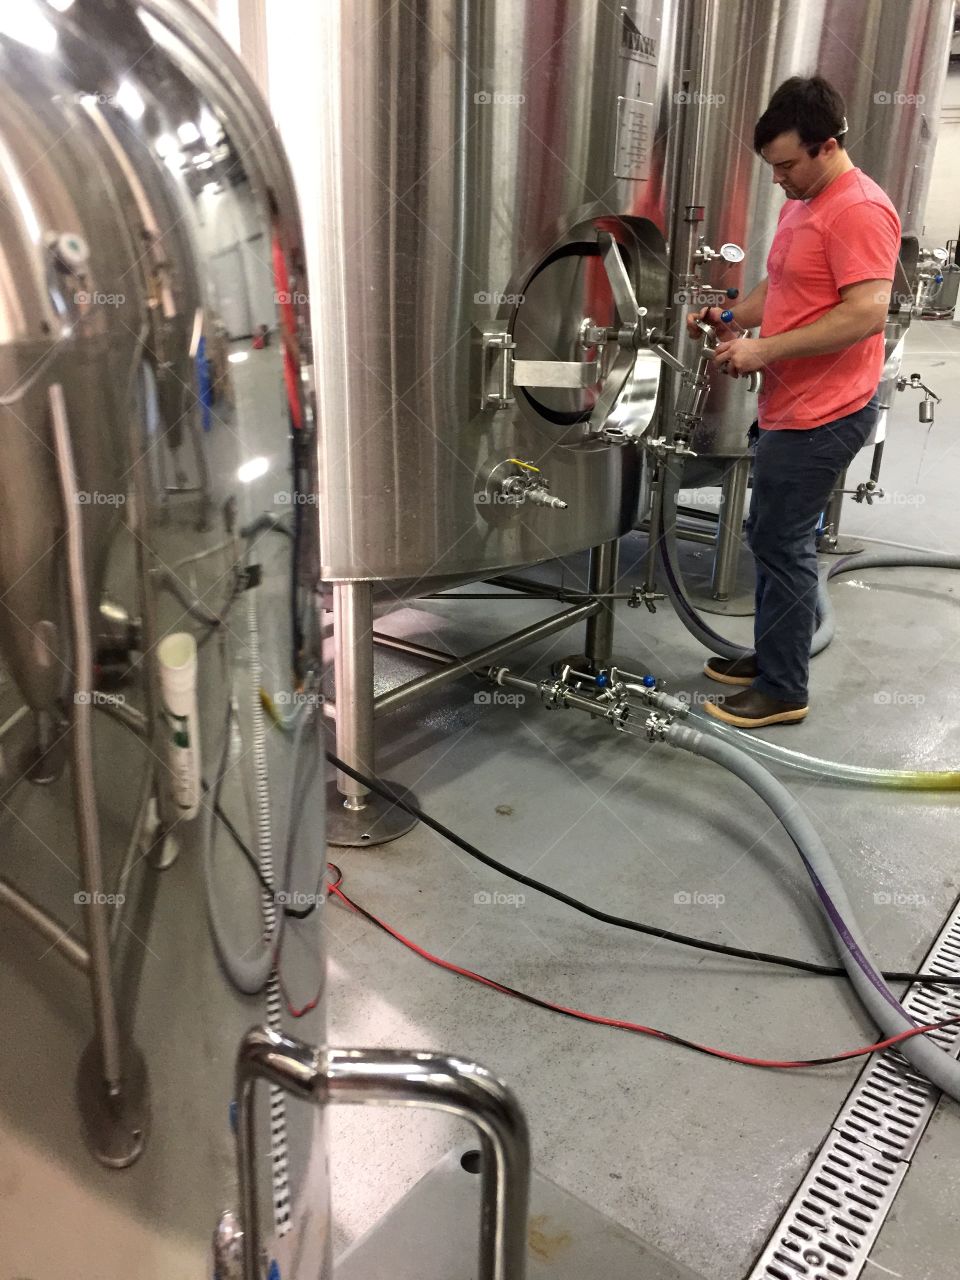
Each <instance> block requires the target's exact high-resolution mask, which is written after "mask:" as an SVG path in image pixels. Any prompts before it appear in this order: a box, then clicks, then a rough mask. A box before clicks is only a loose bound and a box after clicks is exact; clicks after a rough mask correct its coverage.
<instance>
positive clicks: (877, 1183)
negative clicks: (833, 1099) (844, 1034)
mask: <svg viewBox="0 0 960 1280" xmlns="http://www.w3.org/2000/svg"><path fill="white" fill-rule="evenodd" d="M923 970H924V972H925V973H935V974H943V975H944V976H951V977H960V904H958V906H957V907H955V908H954V910H953V912H952V913H951V915H950V917H949V919H948V920H947V922H946V924H945V925H944V927H943V929H941V931H940V933H939V935H938V937H937V940H936V942H934V944H933V946H932V947H931V949H930V952H929V954H928V955H927V958H926V961H925V962H924V965H923ZM902 1004H903V1007H904V1008H905V1009H906V1011H907V1013H909V1014H910V1015H911V1016H912V1017H914V1018H916V1019H917V1021H918V1022H925V1023H926V1022H939V1021H941V1020H943V1019H946V1018H950V1017H957V1016H960V988H957V987H940V986H933V985H924V986H913V987H911V988H910V990H909V991H908V992H907V994H906V996H905V997H904V999H903V1001H902ZM929 1038H930V1039H931V1040H935V1041H936V1043H937V1044H938V1045H939V1046H940V1047H941V1048H942V1049H944V1050H945V1051H946V1052H947V1053H949V1054H951V1056H953V1057H957V1056H958V1054H960V1026H958V1027H948V1028H944V1029H942V1030H940V1031H933V1032H931V1033H930V1036H929ZM939 1101H940V1092H939V1090H937V1089H935V1088H934V1087H933V1085H931V1084H930V1083H929V1082H928V1081H927V1080H925V1079H924V1078H923V1076H921V1075H919V1074H918V1073H917V1072H916V1071H915V1070H914V1069H913V1067H911V1066H910V1064H909V1063H908V1062H907V1061H906V1059H905V1058H903V1057H901V1056H900V1054H899V1053H897V1052H896V1051H895V1050H890V1049H886V1050H884V1052H883V1053H880V1054H874V1056H873V1057H872V1058H869V1059H868V1060H867V1064H866V1066H865V1067H864V1069H863V1071H862V1072H861V1073H860V1075H859V1077H858V1078H857V1082H856V1084H855V1085H854V1086H853V1089H852V1090H851V1091H850V1095H849V1097H848V1098H847V1100H846V1102H845V1103H844V1105H843V1107H842V1108H841V1110H840V1113H839V1115H838V1116H837V1118H836V1120H835V1121H834V1124H833V1127H832V1128H831V1130H830V1133H829V1134H828V1135H827V1139H826V1141H825V1142H824V1144H823V1146H822V1147H821V1148H820V1150H819V1151H818V1152H817V1154H816V1156H815V1157H814V1161H813V1164H812V1165H811V1167H810V1171H809V1172H808V1173H807V1176H806V1177H805V1178H804V1180H803V1182H801V1184H800V1186H799V1187H798V1188H797V1191H796V1193H795V1195H794V1197H793V1199H792V1200H791V1202H790V1204H789V1205H788V1206H787V1208H786V1210H785V1212H784V1215H783V1217H782V1218H781V1219H780V1221H779V1223H778V1224H777V1227H776V1230H775V1231H774V1233H773V1235H772V1236H771V1238H770V1241H769V1243H768V1244H767V1247H766V1248H765V1249H764V1251H763V1253H762V1254H761V1255H760V1257H759V1258H758V1259H757V1261H756V1264H755V1265H754V1268H753V1270H752V1271H751V1272H750V1273H749V1275H748V1276H747V1278H746V1280H856V1278H857V1277H858V1276H859V1275H860V1273H861V1272H862V1270H863V1268H864V1266H865V1265H866V1262H867V1259H868V1258H869V1256H870V1250H871V1249H872V1248H873V1245H874V1243H875V1241H876V1239H877V1236H878V1235H879V1233H880V1228H881V1227H882V1226H883V1222H884V1219H885V1218H886V1216H887V1214H888V1213H889V1211H890V1206H891V1205H892V1204H893V1200H894V1197H895V1196H896V1194H897V1191H898V1190H899V1188H900V1184H901V1183H902V1182H903V1179H904V1178H905V1177H906V1174H907V1170H908V1169H909V1168H910V1160H911V1159H912V1157H913V1154H914V1152H915V1151H916V1149H917V1146H918V1145H919V1142H920V1139H921V1138H922V1137H923V1133H924V1130H925V1129H926V1127H927V1125H928V1124H929V1122H930V1117H931V1116H932V1115H933V1111H934V1108H935V1107H936V1105H937V1103H938V1102H939Z"/></svg>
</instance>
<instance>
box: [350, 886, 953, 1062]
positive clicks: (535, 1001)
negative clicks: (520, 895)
mask: <svg viewBox="0 0 960 1280" xmlns="http://www.w3.org/2000/svg"><path fill="white" fill-rule="evenodd" d="M327 865H328V867H329V868H330V870H332V871H334V872H336V874H337V879H336V880H335V881H334V882H333V883H331V884H330V885H329V886H328V888H329V891H330V893H332V894H333V895H334V896H335V897H336V898H339V899H340V901H341V902H343V903H344V904H345V905H346V906H347V907H349V908H350V909H351V910H352V911H355V912H356V913H357V915H360V916H362V917H363V918H364V919H365V920H367V921H369V922H370V924H373V925H375V926H376V927H377V928H378V929H381V930H382V931H383V932H384V933H386V934H388V935H389V936H390V937H391V938H393V939H395V940H396V941H397V942H400V943H402V944H403V946H405V947H406V948H407V949H408V950H410V951H412V952H414V954H415V955H418V956H420V958H421V959H423V960H426V961H428V962H429V963H430V964H432V965H436V966H437V968H439V969H445V970H446V971H447V972H448V973H455V974H457V975H458V976H459V977H461V978H467V979H469V981H471V982H476V983H479V984H480V985H481V986H484V987H489V988H490V989H491V990H493V991H499V992H500V994H501V995H505V996H511V997H513V998H514V999H515V1000H522V1001H524V1003H526V1004H531V1005H535V1006H536V1007H537V1008H539V1009H546V1010H548V1011H549V1012H551V1013H559V1014H562V1015H563V1016H564V1017H567V1018H574V1019H576V1020H577V1021H579V1022H590V1023H593V1024H595V1025H597V1026H603V1027H611V1028H613V1029H614V1030H617V1031H629V1032H631V1033H632V1034H634V1035H643V1036H651V1037H652V1038H654V1039H656V1040H665V1041H667V1042H668V1043H669V1044H676V1045H680V1046H681V1047H682V1048H685V1049H692V1050H694V1051H695V1052H696V1053H702V1054H706V1055H707V1056H708V1057H711V1058H721V1059H722V1060H723V1061H724V1062H735V1063H737V1064H739V1065H740V1066H745V1067H763V1068H767V1069H772V1070H778V1071H790V1070H799V1069H803V1068H809V1067H823V1066H830V1065H833V1064H835V1063H839V1062H847V1061H849V1060H850V1059H851V1058H862V1057H866V1056H868V1055H869V1054H872V1053H879V1052H881V1051H882V1050H884V1049H891V1048H894V1047H895V1046H896V1045H898V1044H902V1043H903V1042H904V1041H905V1040H910V1039H912V1038H913V1037H914V1036H920V1035H926V1034H927V1033H928V1032H930V1031H938V1030H940V1029H942V1028H944V1027H952V1026H956V1024H957V1023H960V1014H958V1015H956V1016H955V1017H952V1018H944V1019H943V1020H942V1021H940V1022H931V1023H927V1024H926V1025H924V1026H920V1027H912V1028H911V1029H910V1030H909V1031H901V1032H900V1033H899V1034H898V1035H895V1036H889V1037H888V1038H887V1039H885V1040H878V1041H876V1042H875V1043H873V1044H867V1045H861V1046H860V1047H859V1048H857V1049H846V1050H844V1051H842V1052H840V1053H831V1054H827V1055H825V1056H823V1057H820V1058H800V1059H792V1058H786V1059H779V1058H754V1057H750V1056H748V1055H747V1054H742V1053H732V1052H731V1051H729V1050H727V1049H716V1048H713V1047H712V1046H711V1045H707V1044H701V1043H699V1042H698V1041H696V1040H687V1039H685V1038H684V1037H683V1036H678V1035H674V1034H673V1033H672V1032H670V1031H661V1030H660V1029H659V1028H657V1027H648V1026H645V1025H644V1024H643V1023H641V1022H629V1021H628V1020H627V1019H625V1018H609V1017H605V1016H604V1015H602V1014H596V1013H587V1012H585V1011H584V1010H582V1009H573V1008H570V1007H569V1006H567V1005H562V1004H556V1003H554V1002H553V1001H552V1000H543V999H541V998H540V997H539V996H533V995H530V994H529V992H526V991H520V990H519V989H518V988H516V987H510V986H507V984H506V983H505V982H497V981H495V980H494V979H493V978H487V977H485V976H484V975H483V974H482V973H476V972H475V971H474V970H473V969H466V968H463V967H462V966H461V965H456V964H453V963H452V962H451V961H449V960H442V959H441V958H440V957H439V956H435V955H434V954H433V953H432V952H430V951H427V950H426V949H425V948H424V947H421V946H419V945H418V944H417V943H416V942H413V941H411V940H410V939H409V938H407V937H404V935H403V934H402V933H400V932H399V930H397V929H394V928H393V927H392V926H391V925H389V924H387V922H386V921H385V920H382V919H380V917H379V916H375V915H374V914H373V912H371V911H368V910H367V909H366V908H365V907H363V906H361V905H360V903H359V902H357V901H356V900H355V899H353V898H351V897H350V896H349V895H348V894H347V893H346V892H345V891H344V889H343V887H342V881H343V875H342V873H341V872H340V870H339V868H338V867H336V866H335V865H334V864H333V863H328V864H327Z"/></svg>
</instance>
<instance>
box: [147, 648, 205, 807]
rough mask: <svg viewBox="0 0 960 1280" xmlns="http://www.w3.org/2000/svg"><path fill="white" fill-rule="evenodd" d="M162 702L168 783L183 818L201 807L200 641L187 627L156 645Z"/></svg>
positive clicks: (174, 804) (175, 805)
mask: <svg viewBox="0 0 960 1280" xmlns="http://www.w3.org/2000/svg"><path fill="white" fill-rule="evenodd" d="M157 656H158V660H159V663H160V697H161V700H162V702H163V720H164V736H165V739H166V755H167V767H168V775H167V785H168V786H169V788H170V793H171V798H172V801H173V811H174V812H175V813H176V815H177V817H178V818H180V819H187V820H189V819H190V818H195V817H196V816H197V814H198V813H199V811H200V726H199V722H198V718H197V642H196V640H194V638H193V636H192V635H190V634H189V632H186V631H177V632H174V634H173V635H169V636H165V637H164V639H163V640H161V641H160V644H159V645H158V646H157Z"/></svg>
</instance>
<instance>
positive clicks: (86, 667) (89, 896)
mask: <svg viewBox="0 0 960 1280" xmlns="http://www.w3.org/2000/svg"><path fill="white" fill-rule="evenodd" d="M49 400H50V420H51V425H52V432H53V445H54V453H55V456H56V464H57V477H58V480H59V482H60V496H61V499H62V502H63V518H64V526H65V530H66V533H65V540H66V549H67V574H68V581H69V604H70V638H71V642H72V646H73V668H74V670H73V677H74V680H73V687H74V699H73V713H72V724H71V734H70V744H71V749H72V756H73V789H74V805H75V809H76V823H77V842H78V846H79V854H80V878H81V881H82V883H83V890H84V895H85V897H86V901H85V902H84V904H83V917H84V923H85V926H86V932H87V948H88V950H89V953H90V988H91V992H92V995H93V1016H94V1022H95V1024H96V1034H97V1042H98V1046H99V1051H100V1064H101V1068H102V1072H103V1079H104V1082H105V1084H106V1087H107V1091H108V1093H109V1094H110V1095H111V1096H113V1095H116V1094H117V1093H119V1091H120V1086H121V1053H120V1029H119V1025H118V1021H117V1006H116V999H115V993H114V989H113V979H112V974H111V967H110V922H109V918H108V917H109V913H108V908H107V904H106V894H105V893H104V880H103V863H102V861H101V857H100V823H99V819H98V816H97V796H96V789H95V784H94V775H93V732H92V724H91V722H92V719H93V715H92V712H93V707H92V702H93V646H92V644H91V641H90V608H89V601H88V598H87V578H86V569H85V566H84V558H83V529H82V527H81V517H80V512H81V506H80V501H79V497H78V490H77V479H76V471H75V469H74V464H73V448H72V445H71V443H70V424H69V422H68V421H67V409H66V403H65V401H64V397H63V387H62V386H61V385H60V383H58V382H55V383H52V384H51V386H50V388H49Z"/></svg>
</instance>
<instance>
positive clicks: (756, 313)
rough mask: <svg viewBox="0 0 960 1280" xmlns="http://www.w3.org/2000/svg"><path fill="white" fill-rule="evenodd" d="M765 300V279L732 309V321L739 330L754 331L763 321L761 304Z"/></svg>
mask: <svg viewBox="0 0 960 1280" xmlns="http://www.w3.org/2000/svg"><path fill="white" fill-rule="evenodd" d="M766 298H767V278H766V276H764V278H763V279H762V280H761V281H760V283H759V284H758V285H757V286H756V288H754V289H751V290H750V292H749V293H748V294H747V296H746V297H745V298H744V299H743V301H742V302H738V303H737V305H736V306H735V307H733V308H732V311H733V319H734V322H735V323H736V324H738V325H739V326H740V328H741V329H756V328H758V326H759V324H760V321H761V320H762V319H763V304H764V302H765V301H766Z"/></svg>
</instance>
